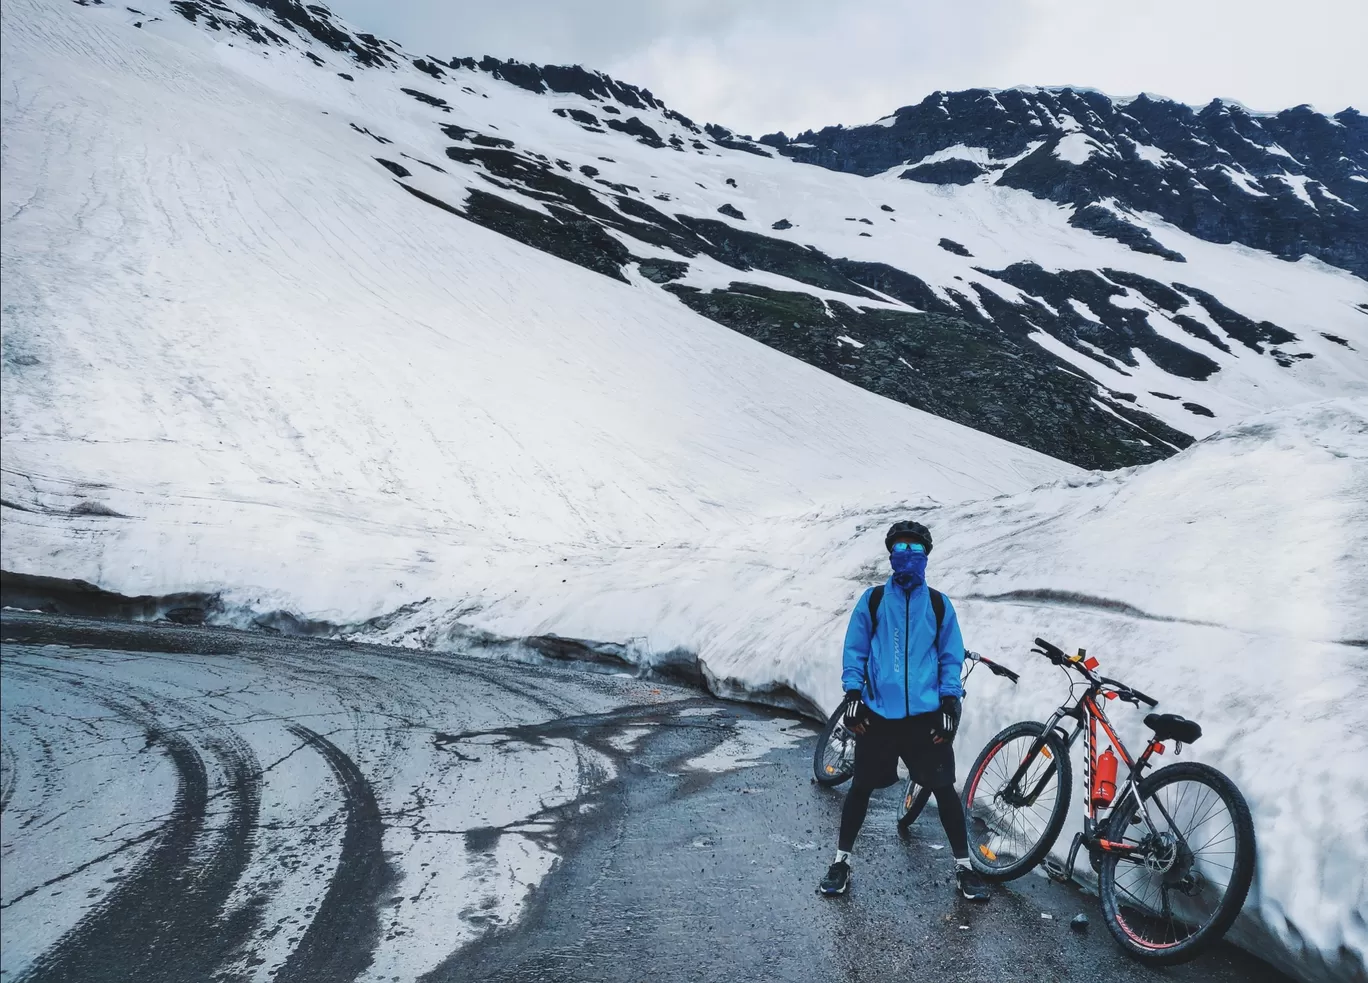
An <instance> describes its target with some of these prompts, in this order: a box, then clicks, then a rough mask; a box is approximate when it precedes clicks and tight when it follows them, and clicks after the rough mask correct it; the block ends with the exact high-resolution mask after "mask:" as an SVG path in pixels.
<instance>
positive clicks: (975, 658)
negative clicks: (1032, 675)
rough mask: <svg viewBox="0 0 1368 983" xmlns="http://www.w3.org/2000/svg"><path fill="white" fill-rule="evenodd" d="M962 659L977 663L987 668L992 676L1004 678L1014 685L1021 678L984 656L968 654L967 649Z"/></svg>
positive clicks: (973, 653)
mask: <svg viewBox="0 0 1368 983" xmlns="http://www.w3.org/2000/svg"><path fill="white" fill-rule="evenodd" d="M964 658H965V659H967V660H968V661H970V662H977V663H979V664H980V665H985V666H987V667H988V671H989V672H991V673H992V674H993V675H994V676H1004V677H1006V678H1007V679H1010V680H1011V681H1012V682H1014V683H1015V682H1016V681H1017V680H1018V679H1020V678H1021V677H1020V676H1018V675H1017V674H1016V673H1014V672H1013V671H1012V670H1010V669H1008V668H1007V667H1006V666H1004V665H1000V664H998V663H996V662H994V661H993V660H992V659H990V658H988V657H987V656H985V655H979V654H978V653H977V652H970V651H969V650H968V649H965V650H964Z"/></svg>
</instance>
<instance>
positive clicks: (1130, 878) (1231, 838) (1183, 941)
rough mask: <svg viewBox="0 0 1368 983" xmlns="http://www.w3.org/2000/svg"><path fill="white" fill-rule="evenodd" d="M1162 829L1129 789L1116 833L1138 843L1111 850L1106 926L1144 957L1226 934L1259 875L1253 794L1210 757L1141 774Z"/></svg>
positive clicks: (1102, 884)
mask: <svg viewBox="0 0 1368 983" xmlns="http://www.w3.org/2000/svg"><path fill="white" fill-rule="evenodd" d="M1140 799H1141V801H1142V802H1143V803H1144V805H1145V813H1146V814H1147V815H1148V816H1149V818H1150V821H1151V822H1152V823H1153V824H1154V827H1155V828H1154V830H1153V831H1152V830H1151V829H1150V827H1149V826H1148V825H1147V824H1146V823H1145V821H1144V819H1143V818H1142V817H1141V813H1140V807H1139V805H1138V804H1137V803H1136V801H1135V799H1134V798H1133V797H1127V798H1126V800H1125V802H1124V803H1121V804H1120V805H1119V807H1118V809H1117V811H1116V812H1114V813H1113V814H1112V816H1111V818H1110V819H1109V820H1108V823H1107V839H1108V840H1109V841H1110V842H1113V843H1123V844H1125V845H1126V846H1129V847H1132V848H1135V850H1136V853H1135V854H1133V855H1132V856H1129V857H1127V856H1122V855H1119V854H1115V853H1110V852H1108V853H1104V854H1103V855H1102V870H1101V873H1100V877H1099V882H1098V886H1099V893H1100V894H1101V896H1102V913H1103V917H1104V918H1105V919H1106V922H1107V928H1108V929H1110V930H1111V933H1112V935H1113V936H1114V937H1115V938H1116V940H1117V941H1118V942H1120V943H1121V945H1122V947H1123V948H1125V949H1126V951H1127V952H1129V953H1130V954H1131V955H1133V956H1135V957H1137V958H1138V959H1142V960H1144V961H1145V962H1149V963H1156V964H1162V965H1170V964H1173V963H1181V962H1186V961H1187V960H1189V959H1192V958H1193V957H1195V956H1197V955H1198V954H1199V953H1201V952H1202V950H1204V949H1206V948H1207V947H1208V946H1210V945H1211V944H1212V943H1214V942H1216V941H1217V940H1219V939H1220V938H1221V937H1222V936H1223V935H1225V933H1226V931H1227V930H1228V929H1229V928H1230V926H1231V924H1232V923H1233V922H1234V921H1235V916H1236V915H1238V914H1239V913H1240V909H1241V908H1242V907H1243V906H1244V901H1245V896H1246V895H1247V894H1248V893H1249V885H1250V881H1251V880H1252V879H1253V877H1254V822H1253V819H1252V818H1251V817H1250V814H1249V805H1248V803H1246V802H1245V798H1244V796H1243V795H1242V794H1241V793H1240V790H1239V789H1238V788H1237V787H1236V786H1235V783H1234V782H1232V781H1231V780H1230V779H1229V778H1227V777H1226V776H1225V775H1223V774H1221V773H1220V772H1219V771H1217V770H1216V769H1215V768H1212V767H1210V766H1209V765H1204V764H1199V763H1197V762H1183V763H1181V764H1173V765H1169V766H1168V767H1167V768H1160V769H1159V770H1158V771H1156V772H1154V773H1153V774H1151V775H1150V776H1148V777H1147V778H1145V779H1144V780H1143V781H1142V782H1140Z"/></svg>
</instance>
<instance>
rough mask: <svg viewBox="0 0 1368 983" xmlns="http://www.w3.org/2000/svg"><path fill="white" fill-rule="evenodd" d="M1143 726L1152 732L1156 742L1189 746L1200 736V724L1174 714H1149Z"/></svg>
mask: <svg viewBox="0 0 1368 983" xmlns="http://www.w3.org/2000/svg"><path fill="white" fill-rule="evenodd" d="M1145 726H1146V727H1148V728H1150V729H1151V730H1153V731H1154V739H1155V740H1156V741H1177V742H1178V743H1179V744H1191V743H1192V742H1193V741H1195V740H1197V738H1199V737H1201V736H1202V725H1201V724H1199V723H1197V721H1195V720H1188V719H1187V718H1186V717H1180V716H1178V714H1176V713H1151V714H1149V715H1148V716H1146V717H1145Z"/></svg>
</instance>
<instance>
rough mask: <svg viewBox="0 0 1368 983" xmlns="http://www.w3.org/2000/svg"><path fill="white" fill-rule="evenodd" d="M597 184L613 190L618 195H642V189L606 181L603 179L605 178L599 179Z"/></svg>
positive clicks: (633, 185)
mask: <svg viewBox="0 0 1368 983" xmlns="http://www.w3.org/2000/svg"><path fill="white" fill-rule="evenodd" d="M597 183H598V184H601V185H603V186H604V187H605V188H612V189H613V190H614V191H616V192H617V193H618V194H620V195H627V194H633V193H636V194H640V193H641V189H640V188H638V187H637V186H636V185H635V184H622V183H621V182H618V181H607V180H605V179H603V178H599V179H598V181H597Z"/></svg>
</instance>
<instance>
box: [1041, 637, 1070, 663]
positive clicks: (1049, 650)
mask: <svg viewBox="0 0 1368 983" xmlns="http://www.w3.org/2000/svg"><path fill="white" fill-rule="evenodd" d="M1035 643H1036V644H1037V645H1039V646H1040V647H1041V649H1043V650H1044V651H1043V652H1042V654H1043V655H1044V656H1045V657H1046V658H1047V659H1049V660H1050V661H1051V662H1060V661H1062V660H1063V659H1064V650H1063V649H1062V648H1060V647H1059V646H1057V645H1051V644H1050V643H1049V642H1047V641H1045V639H1043V638H1037V639H1036V640H1035Z"/></svg>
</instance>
